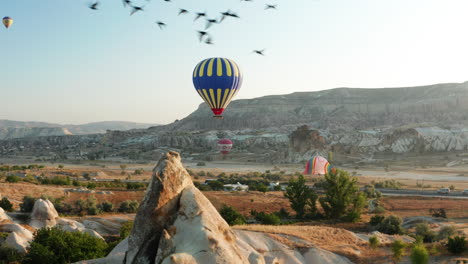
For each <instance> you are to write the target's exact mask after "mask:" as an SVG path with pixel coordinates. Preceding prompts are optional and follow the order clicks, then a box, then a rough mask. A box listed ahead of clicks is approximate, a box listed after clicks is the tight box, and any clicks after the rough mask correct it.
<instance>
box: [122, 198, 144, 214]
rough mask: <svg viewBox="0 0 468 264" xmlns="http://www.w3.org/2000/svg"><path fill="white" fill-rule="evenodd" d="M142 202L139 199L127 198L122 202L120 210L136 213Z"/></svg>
mask: <svg viewBox="0 0 468 264" xmlns="http://www.w3.org/2000/svg"><path fill="white" fill-rule="evenodd" d="M139 206H140V204H139V203H138V202H137V201H132V200H127V201H123V202H122V203H121V204H120V207H119V212H122V213H136V212H137V210H138V207H139Z"/></svg>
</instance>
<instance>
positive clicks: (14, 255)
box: [0, 246, 24, 264]
mask: <svg viewBox="0 0 468 264" xmlns="http://www.w3.org/2000/svg"><path fill="white" fill-rule="evenodd" d="M23 257H24V254H21V253H19V252H18V250H16V249H14V248H11V247H8V246H0V264H9V263H21V261H22V259H23Z"/></svg>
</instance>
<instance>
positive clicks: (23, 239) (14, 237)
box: [5, 232, 32, 253]
mask: <svg viewBox="0 0 468 264" xmlns="http://www.w3.org/2000/svg"><path fill="white" fill-rule="evenodd" d="M31 241H32V235H31V238H28V237H27V236H22V235H20V234H18V233H16V232H13V233H10V234H9V235H8V237H7V238H6V240H5V245H6V246H7V247H11V248H14V249H16V250H17V251H18V252H21V253H26V252H27V248H28V247H29V243H30V242H31Z"/></svg>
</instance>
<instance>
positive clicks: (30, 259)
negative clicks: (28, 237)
mask: <svg viewBox="0 0 468 264" xmlns="http://www.w3.org/2000/svg"><path fill="white" fill-rule="evenodd" d="M106 249H107V244H106V242H105V241H104V240H102V239H99V238H95V237H92V236H91V235H89V234H87V233H81V232H66V231H63V230H61V229H60V228H58V227H53V228H42V229H39V230H38V231H37V232H36V234H35V236H34V240H33V241H32V242H31V245H30V249H29V252H28V253H27V254H26V256H25V258H24V261H23V263H24V264H42V263H47V264H63V263H71V262H77V261H81V260H87V259H95V258H101V257H104V256H105V253H106Z"/></svg>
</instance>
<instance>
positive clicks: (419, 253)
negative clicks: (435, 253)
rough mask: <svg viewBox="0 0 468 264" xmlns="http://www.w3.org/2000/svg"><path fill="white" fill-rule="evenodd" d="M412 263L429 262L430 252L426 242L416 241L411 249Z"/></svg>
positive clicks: (424, 263) (425, 263) (422, 263)
mask: <svg viewBox="0 0 468 264" xmlns="http://www.w3.org/2000/svg"><path fill="white" fill-rule="evenodd" d="M410 259H411V263H412V264H427V263H428V262H429V253H428V252H427V249H426V247H424V244H420V243H416V244H415V245H414V246H413V249H412V250H411V256H410Z"/></svg>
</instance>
